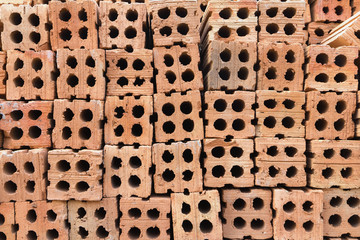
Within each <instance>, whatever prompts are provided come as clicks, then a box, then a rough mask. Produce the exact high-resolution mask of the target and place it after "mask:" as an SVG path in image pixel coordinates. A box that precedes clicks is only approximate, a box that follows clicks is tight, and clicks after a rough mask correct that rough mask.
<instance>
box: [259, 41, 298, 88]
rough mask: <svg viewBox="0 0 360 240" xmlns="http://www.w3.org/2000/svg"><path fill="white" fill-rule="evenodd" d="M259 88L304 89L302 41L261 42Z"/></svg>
mask: <svg viewBox="0 0 360 240" xmlns="http://www.w3.org/2000/svg"><path fill="white" fill-rule="evenodd" d="M258 57H259V61H260V70H259V71H258V86H257V89H259V90H277V91H283V90H290V91H302V90H303V83H304V71H303V69H302V65H303V64H304V48H303V46H302V45H301V44H300V43H293V44H286V43H273V42H260V43H259V44H258Z"/></svg>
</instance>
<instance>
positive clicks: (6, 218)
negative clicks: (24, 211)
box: [0, 202, 16, 240]
mask: <svg viewBox="0 0 360 240" xmlns="http://www.w3.org/2000/svg"><path fill="white" fill-rule="evenodd" d="M0 219H1V229H0V238H2V239H8V240H15V239H16V233H15V232H14V231H13V225H14V224H15V209H14V203H13V202H9V203H1V204H0Z"/></svg>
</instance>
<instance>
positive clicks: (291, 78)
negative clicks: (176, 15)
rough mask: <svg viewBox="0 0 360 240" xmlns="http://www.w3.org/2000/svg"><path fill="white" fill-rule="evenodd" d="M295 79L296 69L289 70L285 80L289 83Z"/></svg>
mask: <svg viewBox="0 0 360 240" xmlns="http://www.w3.org/2000/svg"><path fill="white" fill-rule="evenodd" d="M294 77H295V71H294V69H291V68H289V69H288V70H287V71H286V73H285V79H286V80H288V81H292V80H294Z"/></svg>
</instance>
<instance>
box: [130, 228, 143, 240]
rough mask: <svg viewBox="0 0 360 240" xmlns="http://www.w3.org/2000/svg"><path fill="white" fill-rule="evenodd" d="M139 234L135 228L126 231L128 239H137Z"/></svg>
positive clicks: (138, 230)
mask: <svg viewBox="0 0 360 240" xmlns="http://www.w3.org/2000/svg"><path fill="white" fill-rule="evenodd" d="M140 234H141V231H140V229H139V228H137V227H132V228H130V230H129V231H128V236H129V238H130V239H137V238H139V237H140Z"/></svg>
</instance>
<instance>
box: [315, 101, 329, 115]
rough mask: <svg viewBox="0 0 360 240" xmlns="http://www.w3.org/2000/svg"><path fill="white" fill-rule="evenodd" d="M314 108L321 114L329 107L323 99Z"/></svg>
mask: <svg viewBox="0 0 360 240" xmlns="http://www.w3.org/2000/svg"><path fill="white" fill-rule="evenodd" d="M316 109H317V111H318V112H319V113H320V114H323V113H325V112H327V110H328V109H329V104H328V103H327V102H326V101H325V100H321V101H319V103H318V104H317V106H316Z"/></svg>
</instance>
